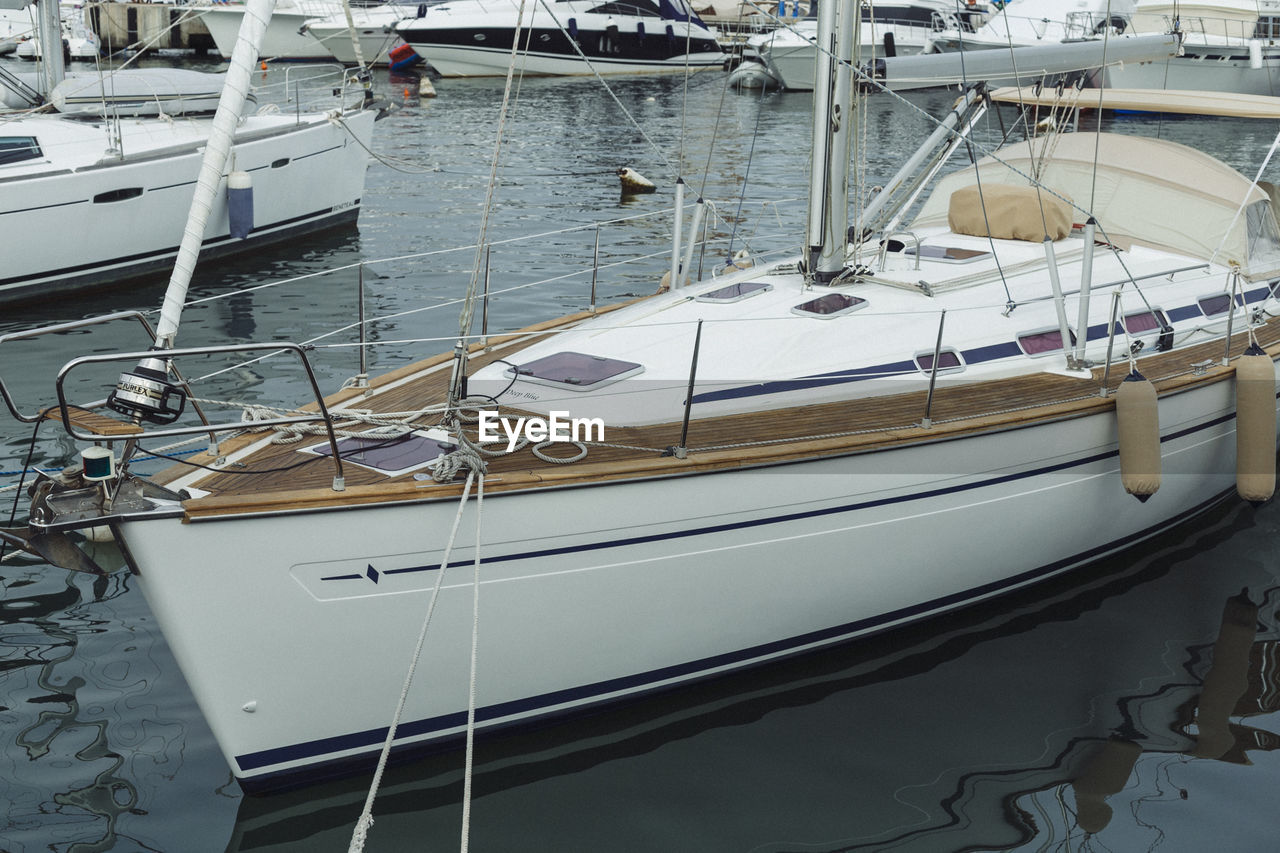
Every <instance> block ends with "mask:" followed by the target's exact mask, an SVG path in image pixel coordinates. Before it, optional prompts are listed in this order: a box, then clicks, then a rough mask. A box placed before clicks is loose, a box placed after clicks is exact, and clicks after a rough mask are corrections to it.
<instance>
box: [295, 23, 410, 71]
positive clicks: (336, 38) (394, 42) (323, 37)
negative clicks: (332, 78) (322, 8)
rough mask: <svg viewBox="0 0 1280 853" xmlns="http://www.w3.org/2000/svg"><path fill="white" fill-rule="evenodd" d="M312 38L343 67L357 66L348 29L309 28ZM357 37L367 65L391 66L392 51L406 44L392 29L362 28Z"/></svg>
mask: <svg viewBox="0 0 1280 853" xmlns="http://www.w3.org/2000/svg"><path fill="white" fill-rule="evenodd" d="M308 31H309V32H310V33H311V36H312V37H313V38H314V39H316V40H317V41H319V42H320V44H321V45H323V47H324V49H325V50H327V51H329V54H330V55H331V56H332V57H333V58H334V59H336V60H337V61H339V62H341V63H342V64H343V65H355V64H357V63H356V51H355V48H354V47H352V46H351V35H350V33H349V32H348V30H347V28H346V27H345V26H344V27H342V28H337V27H333V28H320V27H316V26H312V27H309V28H308ZM357 37H358V38H359V39H360V53H361V55H362V56H363V57H364V62H365V64H366V65H389V64H391V59H390V57H391V51H392V50H394V49H395V48H396V47H397V46H398V45H401V44H403V43H404V41H403V40H402V39H401V38H400V36H399V34H398V33H396V31H395V29H394V28H392V27H389V26H388V27H383V28H375V27H362V28H360V29H359V31H358V34H357Z"/></svg>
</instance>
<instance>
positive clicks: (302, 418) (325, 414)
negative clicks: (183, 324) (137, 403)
mask: <svg viewBox="0 0 1280 853" xmlns="http://www.w3.org/2000/svg"><path fill="white" fill-rule="evenodd" d="M263 350H271V351H272V353H273V354H275V353H277V352H292V353H294V354H295V355H297V357H298V360H299V361H301V362H302V366H303V369H304V370H306V373H307V381H308V382H309V383H310V385H311V391H312V393H313V394H314V395H315V401H316V405H317V407H318V408H319V412H318V413H317V414H314V415H311V414H308V415H294V416H289V417H283V418H271V419H266V420H260V421H254V422H253V426H254V427H255V428H257V427H273V426H285V425H288V424H302V423H316V422H321V423H323V424H324V426H325V432H326V434H327V435H328V438H329V449H330V450H331V451H332V453H333V464H334V478H333V490H334V491H335V492H340V491H342V490H343V489H344V488H345V483H344V478H343V474H342V458H341V455H340V454H339V452H338V437H337V434H336V433H335V432H334V428H333V418H332V417H331V416H330V414H329V408H328V406H326V405H325V402H324V395H323V394H321V393H320V385H319V383H318V382H317V381H316V375H315V371H313V370H312V369H311V362H310V361H309V360H308V359H307V355H306V352H305V350H304V349H303V348H302V347H301V346H300V345H298V344H295V343H289V342H268V343H259V344H253V343H250V344H235V345H222V346H207V347H185V348H182V349H169V350H164V351H163V352H160V351H157V350H142V351H139V352H121V353H107V354H104V355H84V356H80V357H78V358H73V359H72V360H71V361H69V362H67V363H66V364H65V365H63V366H62V369H61V370H59V371H58V378H57V381H56V389H57V393H58V407H59V411H60V414H61V415H62V426H63V428H64V429H65V430H66V432H67V434H68V435H70V436H71V437H72V438H74V439H77V440H79V441H94V442H98V441H110V440H113V439H116V440H118V438H119V436H103V435H99V434H95V433H85V432H81V431H78V430H77V429H76V428H75V426H74V424H73V423H72V419H71V416H70V412H69V411H68V408H69V407H72V406H73V405H74V404H71V403H68V402H67V397H66V391H65V388H64V383H65V382H66V379H67V377H68V376H70V375H71V373H72V371H74V370H75V369H76V368H78V367H82V366H84V365H87V364H109V363H112V362H126V363H137V362H138V361H141V360H142V359H154V358H163V359H164V360H166V361H170V364H172V362H171V360H172V359H175V358H180V357H183V356H195V355H216V354H218V353H233V352H259V351H263ZM94 405H95V406H100V405H101V404H94ZM75 408H88V407H79V406H75ZM202 417H203V416H202ZM244 428H245V423H244V422H243V421H234V422H228V423H225V424H210V423H207V422H206V423H205V424H203V425H201V426H182V427H170V428H165V429H155V430H150V431H148V432H147V433H146V435H145V436H143V437H145V438H162V437H168V436H179V435H195V434H198V433H203V432H208V433H211V434H213V433H219V432H232V431H239V430H243V429H244ZM137 438H138V436H137V435H133V436H130V437H129V440H131V441H132V440H136V439H137Z"/></svg>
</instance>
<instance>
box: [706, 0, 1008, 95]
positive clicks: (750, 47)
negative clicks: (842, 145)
mask: <svg viewBox="0 0 1280 853" xmlns="http://www.w3.org/2000/svg"><path fill="white" fill-rule="evenodd" d="M784 5H786V6H787V9H788V10H793V11H798V10H799V5H798V4H796V5H794V6H792V5H790V4H784ZM986 14H987V7H986V5H985V4H983V5H978V4H971V5H966V4H964V3H962V2H960V0H902V2H894V3H888V4H880V3H877V4H875V5H874V6H864V7H863V10H862V27H861V29H860V30H859V33H860V39H859V40H860V42H861V44H860V45H859V50H858V57H859V60H860V61H862V62H868V61H873V60H875V59H877V58H883V57H892V56H910V55H913V54H918V53H923V52H924V51H925V49H926V48H927V47H928V46H929V44H930V40H931V39H932V38H933V36H934V34H935V33H937V32H938V31H939V30H942V29H946V28H955V29H960V30H965V31H968V32H972V31H973V28H974V27H976V26H977V25H978V24H979V23H981V21H982V20H983V19H984V18H985V17H986ZM816 15H817V4H813V5H811V6H810V11H809V13H808V16H807V17H798V16H795V15H792V16H790V17H787V16H782V15H780V16H779V18H778V19H777V20H778V23H779V24H781V26H778V27H777V28H775V29H770V30H768V31H767V32H762V33H758V34H756V35H753V36H752V37H750V38H748V39H747V40H746V43H745V45H744V47H743V51H742V62H741V63H739V64H738V65H737V67H735V68H734V70H733V73H732V76H731V78H730V83H731V85H733V86H736V87H739V88H753V89H754V88H774V87H778V88H783V89H788V90H792V91H801V92H808V91H812V89H813V69H814V54H815V52H816V49H815V47H814V43H815V40H816V39H817V34H818V24H817V20H816Z"/></svg>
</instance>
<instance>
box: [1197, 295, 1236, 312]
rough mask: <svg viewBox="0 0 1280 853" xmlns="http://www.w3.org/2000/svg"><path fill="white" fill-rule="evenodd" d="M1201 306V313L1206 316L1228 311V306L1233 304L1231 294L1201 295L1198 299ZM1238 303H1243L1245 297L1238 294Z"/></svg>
mask: <svg viewBox="0 0 1280 853" xmlns="http://www.w3.org/2000/svg"><path fill="white" fill-rule="evenodd" d="M1196 303H1197V304H1199V306H1200V313H1201V314H1203V315H1204V316H1206V317H1215V316H1217V315H1218V314H1225V313H1227V308H1229V307H1230V306H1231V295H1230V294H1229V293H1215V294H1213V295H1212V296H1201V297H1200V298H1199V299H1197V300H1196ZM1236 304H1237V305H1243V304H1244V299H1243V298H1242V297H1240V296H1236Z"/></svg>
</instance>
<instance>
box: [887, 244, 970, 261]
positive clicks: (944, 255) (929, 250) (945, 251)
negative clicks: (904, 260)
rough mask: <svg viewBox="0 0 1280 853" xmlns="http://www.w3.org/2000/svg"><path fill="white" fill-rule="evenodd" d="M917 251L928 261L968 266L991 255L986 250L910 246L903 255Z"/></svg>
mask: <svg viewBox="0 0 1280 853" xmlns="http://www.w3.org/2000/svg"><path fill="white" fill-rule="evenodd" d="M917 251H918V252H919V254H920V257H921V258H923V259H925V260H927V261H941V262H942V263H946V264H967V263H969V262H971V261H976V260H978V258H986V257H990V255H991V253H990V252H988V251H986V250H984V249H961V248H959V247H957V246H908V247H907V248H905V249H903V250H902V254H904V255H914V254H916V253H917Z"/></svg>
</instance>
